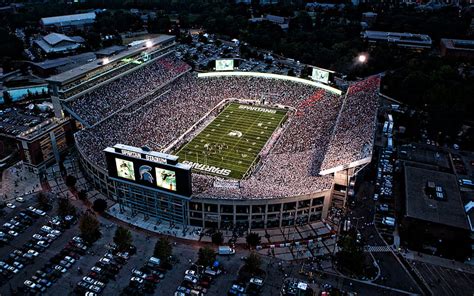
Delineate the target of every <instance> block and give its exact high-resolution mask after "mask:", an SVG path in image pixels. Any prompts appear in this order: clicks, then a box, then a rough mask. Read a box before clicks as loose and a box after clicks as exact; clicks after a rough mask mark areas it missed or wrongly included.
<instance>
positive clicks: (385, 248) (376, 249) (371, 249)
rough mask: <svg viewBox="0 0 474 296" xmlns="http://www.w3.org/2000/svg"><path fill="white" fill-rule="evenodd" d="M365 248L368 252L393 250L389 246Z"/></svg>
mask: <svg viewBox="0 0 474 296" xmlns="http://www.w3.org/2000/svg"><path fill="white" fill-rule="evenodd" d="M364 250H365V251H366V252H378V253H381V252H390V251H391V249H390V247H389V246H365V247H364Z"/></svg>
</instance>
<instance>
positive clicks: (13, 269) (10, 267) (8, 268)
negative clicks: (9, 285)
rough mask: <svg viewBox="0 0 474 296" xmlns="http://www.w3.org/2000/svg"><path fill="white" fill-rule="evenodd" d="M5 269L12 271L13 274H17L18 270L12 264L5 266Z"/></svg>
mask: <svg viewBox="0 0 474 296" xmlns="http://www.w3.org/2000/svg"><path fill="white" fill-rule="evenodd" d="M6 269H7V270H8V271H10V272H13V273H14V274H17V273H18V271H19V270H18V269H17V268H15V267H13V266H10V265H8V267H6Z"/></svg>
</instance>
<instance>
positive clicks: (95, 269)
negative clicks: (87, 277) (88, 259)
mask: <svg viewBox="0 0 474 296" xmlns="http://www.w3.org/2000/svg"><path fill="white" fill-rule="evenodd" d="M91 270H92V271H93V272H95V273H101V271H102V268H100V267H97V266H93V267H92V268H91Z"/></svg>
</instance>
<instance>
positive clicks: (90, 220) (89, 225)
mask: <svg viewBox="0 0 474 296" xmlns="http://www.w3.org/2000/svg"><path fill="white" fill-rule="evenodd" d="M79 230H80V231H81V237H82V238H83V239H84V241H85V242H86V243H88V244H92V243H93V242H95V241H96V240H98V239H99V238H100V237H101V236H102V234H101V233H100V223H99V221H98V220H97V218H96V217H95V216H94V215H92V214H91V213H89V212H86V213H85V214H84V215H82V217H81V220H80V222H79Z"/></svg>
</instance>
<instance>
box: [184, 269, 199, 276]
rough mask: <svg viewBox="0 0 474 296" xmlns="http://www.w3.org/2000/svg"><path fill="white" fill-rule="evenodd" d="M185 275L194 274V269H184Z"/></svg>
mask: <svg viewBox="0 0 474 296" xmlns="http://www.w3.org/2000/svg"><path fill="white" fill-rule="evenodd" d="M184 274H185V275H196V271H195V270H186V271H185V272H184Z"/></svg>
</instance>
